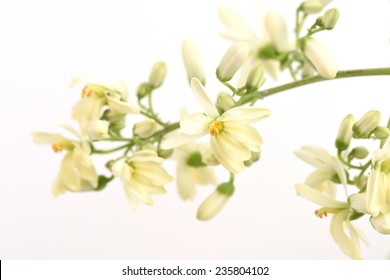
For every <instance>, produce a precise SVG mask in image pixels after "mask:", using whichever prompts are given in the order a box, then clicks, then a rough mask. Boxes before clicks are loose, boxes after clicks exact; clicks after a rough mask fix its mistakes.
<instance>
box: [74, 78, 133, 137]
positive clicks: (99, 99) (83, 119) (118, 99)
mask: <svg viewBox="0 0 390 280" xmlns="http://www.w3.org/2000/svg"><path fill="white" fill-rule="evenodd" d="M75 84H85V86H84V88H83V91H82V94H81V96H82V98H81V99H80V100H79V102H78V103H77V104H76V105H75V106H74V108H73V112H72V118H73V119H74V120H76V121H77V122H78V124H79V126H80V130H81V133H82V134H83V135H84V136H85V135H87V134H88V127H89V125H90V123H91V122H93V121H95V120H98V119H100V117H101V114H102V109H103V107H104V106H105V105H107V106H108V108H109V109H110V113H111V116H112V115H115V116H116V117H118V116H120V117H121V118H124V116H125V115H126V114H137V113H139V108H138V107H137V106H135V105H132V104H130V103H128V102H127V96H128V91H127V89H126V87H125V85H124V84H123V83H121V82H119V83H117V84H115V85H114V86H104V85H100V84H95V83H92V82H90V80H89V79H88V78H85V77H80V78H77V79H74V80H73V82H72V86H73V85H75ZM110 122H111V121H110Z"/></svg>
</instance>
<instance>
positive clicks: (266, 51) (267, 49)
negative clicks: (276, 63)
mask: <svg viewBox="0 0 390 280" xmlns="http://www.w3.org/2000/svg"><path fill="white" fill-rule="evenodd" d="M278 54H279V53H278V51H277V50H276V48H275V47H274V46H272V45H266V46H264V47H262V48H261V49H260V50H259V52H258V57H259V58H263V59H276V58H277V57H278Z"/></svg>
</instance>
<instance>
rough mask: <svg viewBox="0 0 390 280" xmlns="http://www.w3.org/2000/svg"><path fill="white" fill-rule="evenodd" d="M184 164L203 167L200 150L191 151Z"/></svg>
mask: <svg viewBox="0 0 390 280" xmlns="http://www.w3.org/2000/svg"><path fill="white" fill-rule="evenodd" d="M186 164H187V165H188V166H191V167H204V166H206V164H204V162H203V160H202V155H201V153H200V152H193V153H191V154H190V155H189V156H188V158H187V161H186Z"/></svg>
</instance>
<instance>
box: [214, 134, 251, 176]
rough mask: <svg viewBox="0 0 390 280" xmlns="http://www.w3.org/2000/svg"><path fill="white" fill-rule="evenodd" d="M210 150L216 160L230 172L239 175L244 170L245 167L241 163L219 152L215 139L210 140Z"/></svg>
mask: <svg viewBox="0 0 390 280" xmlns="http://www.w3.org/2000/svg"><path fill="white" fill-rule="evenodd" d="M210 145H211V149H212V150H213V152H214V155H215V157H216V158H217V160H218V161H219V162H220V163H221V164H222V165H223V166H224V167H225V168H226V169H227V170H229V171H230V172H233V173H239V172H241V171H242V170H244V168H245V165H244V163H243V162H242V161H239V160H235V159H232V158H230V157H229V156H228V155H227V154H224V152H223V151H221V150H220V148H219V146H218V145H217V144H216V139H215V137H211V140H210Z"/></svg>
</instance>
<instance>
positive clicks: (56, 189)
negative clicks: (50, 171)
mask: <svg viewBox="0 0 390 280" xmlns="http://www.w3.org/2000/svg"><path fill="white" fill-rule="evenodd" d="M67 191H68V189H67V187H66V186H65V184H64V182H63V180H62V179H61V177H60V176H56V178H55V179H54V182H53V185H52V188H51V192H52V194H53V196H59V195H61V194H63V193H65V192H67Z"/></svg>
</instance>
